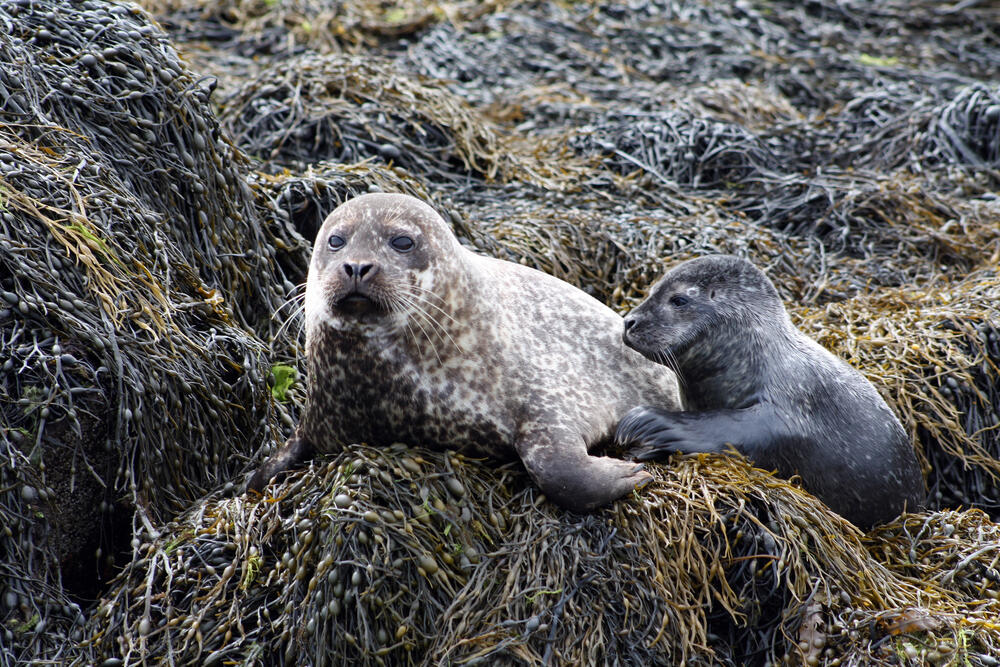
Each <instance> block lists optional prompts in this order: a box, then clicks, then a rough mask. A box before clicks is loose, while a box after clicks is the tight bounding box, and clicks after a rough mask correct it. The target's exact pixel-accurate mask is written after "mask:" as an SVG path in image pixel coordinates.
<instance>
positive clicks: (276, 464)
mask: <svg viewBox="0 0 1000 667" xmlns="http://www.w3.org/2000/svg"><path fill="white" fill-rule="evenodd" d="M315 454H316V451H315V448H314V447H313V446H312V443H310V442H309V441H308V440H306V439H304V438H300V437H298V436H292V437H291V438H289V439H288V440H287V442H285V444H284V445H282V446H281V448H280V449H279V450H278V451H276V452H275V453H274V454H271V456H270V457H268V459H267V460H266V461H264V463H262V464H261V466H260V467H259V468H257V472H255V473H254V474H253V477H251V478H250V481H249V482H248V483H247V491H251V490H252V491H257V492H258V493H260V492H263V490H264V487H266V486H267V485H268V483H270V481H271V479H272V478H274V477H276V476H278V475H283V474H284V473H286V472H288V471H289V470H294V469H295V468H298V467H299V466H300V465H301V464H302V463H304V462H306V461H308V460H309V459H311V458H312V457H313V456H315Z"/></svg>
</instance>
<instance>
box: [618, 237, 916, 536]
mask: <svg viewBox="0 0 1000 667" xmlns="http://www.w3.org/2000/svg"><path fill="white" fill-rule="evenodd" d="M624 324H625V326H624V340H625V342H626V344H627V345H629V346H630V347H632V348H634V349H636V350H638V351H639V352H641V353H643V354H644V355H646V356H647V357H649V358H650V359H653V360H657V361H660V362H661V363H666V364H669V365H671V367H673V368H674V370H675V371H676V372H677V373H678V376H679V380H680V384H681V388H682V393H683V394H684V402H685V411H683V412H681V411H676V410H675V409H673V408H670V407H667V406H657V405H655V404H652V405H651V406H647V407H641V408H637V409H635V410H633V411H632V412H630V413H629V415H628V416H627V417H626V418H625V419H624V420H622V423H621V424H620V425H619V428H618V432H617V435H616V440H617V441H618V443H619V444H620V445H624V446H634V447H636V449H635V450H634V451H633V455H635V456H636V458H638V459H640V460H649V459H654V458H660V457H664V456H666V455H668V454H669V453H670V452H675V451H677V452H689V453H693V452H724V451H726V450H727V449H728V448H729V447H732V448H733V449H735V450H736V451H738V452H740V453H742V454H744V455H745V456H746V457H747V458H748V459H749V460H750V461H751V462H753V464H754V465H756V466H757V467H760V468H764V469H766V470H776V471H777V472H778V474H779V475H782V476H784V477H790V476H792V475H795V474H797V475H799V477H800V478H801V479H802V484H803V486H804V487H805V488H806V489H807V490H808V491H810V492H811V493H813V494H814V495H815V496H817V497H818V498H820V499H821V500H822V501H823V502H824V503H826V504H827V505H828V506H829V507H830V508H831V509H833V510H834V511H836V512H838V513H839V514H840V515H841V516H843V517H845V518H846V519H848V520H849V521H851V522H852V523H854V524H855V525H857V526H859V527H861V528H865V529H867V528H869V527H870V526H872V525H875V524H878V523H882V522H885V521H888V520H891V519H893V518H895V517H896V516H898V515H899V514H900V513H901V512H903V511H904V510H906V509H909V510H916V509H917V508H918V507H919V505H920V503H921V502H922V500H923V493H924V492H923V480H922V478H921V474H920V467H919V465H918V463H917V460H916V455H915V454H914V451H913V447H912V446H911V444H910V441H909V438H908V437H907V435H906V432H905V431H904V429H903V427H902V425H901V424H900V423H899V420H898V419H897V418H896V416H895V415H894V414H893V413H892V411H891V410H890V409H889V407H888V406H887V405H886V403H885V401H884V400H882V397H881V396H879V393H878V391H876V390H875V388H874V387H873V386H872V385H871V383H869V382H868V381H867V380H866V379H865V378H864V377H863V376H862V375H861V374H860V373H859V372H858V371H856V370H855V369H854V368H852V367H851V366H849V365H848V364H847V363H846V362H844V361H842V360H841V359H838V358H837V357H835V356H834V355H832V354H831V353H830V352H828V351H827V350H826V349H824V348H823V347H821V346H820V345H819V344H818V343H816V342H815V341H813V340H812V339H810V338H809V337H807V336H806V335H805V334H803V333H802V332H800V331H799V330H798V329H797V328H795V326H794V325H793V324H792V323H791V320H789V318H788V314H787V312H786V311H785V308H784V306H783V305H782V303H781V300H780V297H779V296H778V293H777V290H775V288H774V285H773V284H772V283H771V281H770V280H769V279H768V278H767V276H765V275H764V274H763V272H761V271H760V270H759V269H757V268H756V267H754V266H753V265H752V264H751V263H750V262H747V261H745V260H742V259H738V258H736V257H729V256H713V257H702V258H699V259H695V260H690V261H687V262H684V263H682V264H680V265H678V266H677V267H676V268H674V269H673V270H671V271H670V272H668V273H667V274H666V275H665V276H664V277H663V278H662V279H661V280H660V281H659V282H658V283H657V284H656V285H654V286H653V288H652V290H651V291H650V295H649V297H648V298H647V299H646V300H645V301H644V302H643V303H641V304H640V305H639V306H638V307H637V308H636V309H635V310H633V311H632V312H631V313H630V314H629V315H628V316H627V317H626V318H625V323H624Z"/></svg>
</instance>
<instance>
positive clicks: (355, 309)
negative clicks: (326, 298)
mask: <svg viewBox="0 0 1000 667" xmlns="http://www.w3.org/2000/svg"><path fill="white" fill-rule="evenodd" d="M333 305H334V308H336V309H337V311H338V312H340V313H343V314H344V315H351V316H354V317H361V316H363V315H379V314H382V313H383V312H384V309H383V308H382V307H381V306H380V305H379V304H378V303H377V302H376V301H375V300H374V299H372V298H371V297H369V296H368V295H367V294H362V293H361V292H351V293H349V294H347V295H345V296H343V297H341V298H340V299H338V300H337V301H336V302H334V304H333Z"/></svg>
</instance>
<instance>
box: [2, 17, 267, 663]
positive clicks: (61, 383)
mask: <svg viewBox="0 0 1000 667" xmlns="http://www.w3.org/2000/svg"><path fill="white" fill-rule="evenodd" d="M0 26H2V28H0V95H2V96H3V103H2V104H0V197H2V201H3V207H2V209H3V210H2V212H0V231H2V234H0V291H2V298H3V305H2V306H0V340H2V345H3V353H2V361H0V363H2V365H3V374H2V380H0V420H2V423H0V425H2V427H3V433H4V437H3V439H2V440H0V459H2V461H3V465H2V473H0V475H2V479H0V515H2V521H0V523H2V524H3V526H4V533H3V534H2V535H0V562H2V563H3V571H2V577H0V591H2V594H3V595H4V599H3V600H4V605H3V607H2V610H0V619H2V620H3V625H4V633H5V637H4V642H3V646H4V648H3V651H2V654H3V655H2V660H3V662H5V663H6V662H9V661H13V662H19V661H22V660H27V659H29V658H32V657H35V658H39V659H44V658H45V657H46V656H49V657H50V658H54V657H55V656H58V655H60V654H61V653H62V651H63V650H64V649H63V647H62V645H63V643H65V642H66V641H67V636H69V635H72V633H73V632H76V633H77V634H78V629H77V631H71V630H70V625H68V624H74V623H78V621H80V620H82V618H78V617H79V616H80V614H79V607H78V606H77V605H76V603H74V602H71V601H70V598H68V597H67V593H69V592H71V593H73V594H75V595H78V596H80V598H78V599H86V598H93V597H94V596H96V595H97V592H98V590H99V586H100V578H101V577H102V576H104V575H106V574H107V572H108V566H109V565H110V564H111V563H113V559H114V557H115V556H117V555H119V553H120V552H121V550H122V549H123V548H126V547H127V545H128V542H129V539H130V533H131V530H132V529H133V527H136V526H140V525H149V526H151V525H153V524H154V523H156V524H158V523H160V522H162V521H164V520H166V519H167V518H169V517H170V516H172V515H173V513H174V512H177V511H179V510H181V509H182V508H183V507H185V506H187V504H188V503H189V502H191V500H193V499H194V498H196V497H198V496H200V495H201V494H203V493H205V492H206V491H207V490H208V489H212V488H217V487H218V486H220V485H223V484H226V483H227V482H230V481H232V480H233V479H234V477H235V476H236V475H237V474H238V473H239V472H240V471H242V470H243V469H244V468H245V467H246V465H247V460H248V457H249V456H250V455H251V454H252V453H253V452H255V451H257V450H258V449H259V448H260V447H261V446H262V445H264V444H266V443H267V442H269V441H271V439H273V438H274V437H275V436H276V435H277V433H276V430H277V429H276V426H275V424H276V420H275V416H276V412H275V408H274V406H273V404H272V400H271V397H270V394H269V392H268V388H267V376H268V369H269V360H268V358H267V356H266V346H265V345H264V344H262V342H261V340H260V339H259V338H258V337H257V332H258V331H260V332H262V333H263V332H267V331H268V330H269V329H270V327H271V321H270V316H271V313H272V312H273V311H274V307H275V305H276V304H278V303H280V300H283V297H282V295H281V291H280V285H281V284H282V282H281V273H280V267H277V266H276V265H274V264H273V262H272V261H271V259H270V254H269V253H270V252H271V251H269V250H268V249H269V248H270V247H272V246H273V245H274V241H273V239H272V238H271V237H270V236H267V235H266V234H265V231H264V229H263V228H262V227H260V226H258V224H257V223H256V220H255V218H254V212H255V209H254V202H253V199H252V194H251V191H250V189H249V188H248V187H247V185H246V183H245V181H244V177H243V174H244V171H245V162H244V160H243V158H242V157H241V156H240V154H239V153H238V152H237V151H235V150H234V149H233V148H232V147H231V145H230V144H229V143H228V142H227V141H226V140H225V139H224V138H223V137H222V136H221V135H220V133H219V127H218V123H217V121H216V120H215V117H214V114H213V112H212V110H211V109H210V107H209V104H208V96H209V93H210V87H208V86H207V85H206V84H205V83H204V82H203V81H199V80H198V79H197V78H196V77H195V76H193V75H192V74H191V73H190V72H189V71H188V70H187V69H186V67H185V66H184V64H183V63H182V62H180V61H179V60H178V58H177V56H176V54H175V53H174V52H173V50H172V49H171V47H170V44H169V42H168V40H167V38H166V36H165V35H164V34H163V32H162V31H160V30H159V29H158V28H157V27H156V26H155V25H154V24H153V23H152V22H151V21H150V20H149V18H148V17H147V16H146V15H145V14H143V13H142V12H141V11H140V10H138V9H136V8H130V7H127V6H122V5H117V4H113V3H105V2H99V1H88V2H83V3H73V4H70V5H67V4H65V3H60V2H30V3H29V2H11V3H5V4H4V5H3V6H2V7H0ZM64 586H65V588H64ZM60 610H62V611H60ZM64 621H65V622H64Z"/></svg>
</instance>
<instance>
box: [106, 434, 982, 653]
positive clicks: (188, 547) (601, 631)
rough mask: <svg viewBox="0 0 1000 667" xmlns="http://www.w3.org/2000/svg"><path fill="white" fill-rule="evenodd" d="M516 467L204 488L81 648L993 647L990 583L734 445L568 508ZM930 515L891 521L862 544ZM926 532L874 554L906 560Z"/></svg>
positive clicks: (970, 520)
mask: <svg viewBox="0 0 1000 667" xmlns="http://www.w3.org/2000/svg"><path fill="white" fill-rule="evenodd" d="M525 481H526V478H525V476H524V475H523V474H522V473H520V472H509V471H506V470H503V469H501V470H493V469H491V468H490V467H485V466H483V465H482V463H480V462H476V461H470V460H468V459H465V458H464V457H462V456H461V455H456V454H448V453H435V452H430V451H427V450H412V449H407V448H405V447H403V446H399V447H393V448H390V449H389V450H388V451H380V450H375V449H371V448H366V447H355V448H352V451H350V452H345V453H344V454H342V455H340V456H339V457H337V458H335V459H333V460H331V461H330V462H329V463H327V464H325V465H322V466H320V467H319V468H311V469H310V470H308V471H306V472H304V473H297V474H295V475H292V476H291V477H290V478H289V479H288V480H287V481H286V482H285V483H283V484H282V485H280V486H277V487H273V488H272V489H271V490H270V491H271V493H273V496H269V497H267V498H266V499H265V502H259V501H256V500H250V499H247V498H244V497H237V498H232V499H218V500H212V501H208V502H207V503H206V504H205V505H204V506H202V507H199V508H198V509H197V510H195V511H192V512H189V513H188V514H187V515H185V516H184V517H181V518H180V519H178V520H177V521H176V522H175V523H172V524H170V525H168V526H167V527H166V529H165V531H164V535H162V536H160V537H158V538H156V539H154V540H151V541H149V542H147V543H145V544H143V545H142V546H141V547H140V548H139V549H137V550H136V552H135V555H134V561H133V563H132V564H131V565H130V566H129V568H128V570H130V571H133V572H135V573H136V574H138V573H140V572H141V573H143V574H142V575H141V577H140V578H139V579H138V580H132V581H122V582H121V583H120V585H118V586H116V587H115V589H114V590H115V595H114V597H111V598H109V599H106V600H105V601H104V602H103V603H102V606H101V608H100V609H99V611H98V613H97V614H96V615H95V616H94V617H93V619H94V625H95V629H97V632H95V635H94V636H95V637H96V638H97V640H98V641H99V647H98V648H99V652H100V653H101V654H102V655H121V656H123V658H125V660H126V661H130V660H132V659H135V658H136V657H138V656H141V655H146V654H148V652H152V653H153V654H157V655H159V654H166V652H167V651H168V646H170V645H169V644H168V642H172V647H171V648H170V649H169V650H171V651H172V653H171V655H173V656H174V658H175V659H176V660H178V661H180V662H194V661H197V660H198V659H199V657H200V658H201V659H203V660H204V661H205V662H206V663H209V664H223V662H222V661H236V662H247V661H251V660H257V661H263V662H264V663H266V664H293V663H296V661H301V659H302V656H306V655H307V656H311V658H310V660H313V661H315V663H316V664H326V663H327V662H341V661H350V662H351V663H352V664H411V663H412V664H440V663H459V664H465V663H467V662H476V661H481V662H482V663H483V664H522V663H529V664H534V663H539V662H549V661H555V662H557V663H560V664H680V663H684V664H719V663H720V662H722V663H725V664H743V663H745V662H747V661H750V662H762V661H764V660H769V661H771V662H777V661H789V660H792V661H795V660H801V661H802V662H803V663H804V664H811V662H812V661H813V659H818V658H819V657H823V658H825V659H826V660H830V659H831V658H834V657H849V656H852V655H858V654H863V652H864V650H865V649H864V647H866V646H869V645H872V644H873V643H874V644H875V645H881V646H884V647H885V650H884V651H882V652H881V653H877V655H879V654H885V656H886V657H891V656H893V655H895V653H896V651H897V649H898V648H899V645H901V644H902V642H904V641H906V640H905V639H904V638H902V637H899V636H898V635H900V634H901V633H902V632H914V631H915V630H900V629H899V628H900V627H904V626H907V624H909V625H911V626H920V627H919V629H921V630H926V629H929V628H931V627H932V628H933V629H934V630H935V631H936V636H937V637H938V638H939V643H938V645H937V649H936V650H937V651H938V652H939V653H942V654H947V655H948V659H954V660H959V661H975V660H977V659H981V658H987V657H988V656H990V655H992V654H993V653H994V652H995V651H996V650H998V649H1000V645H998V644H997V643H996V642H997V637H996V636H995V634H991V633H990V631H989V630H990V629H991V628H992V627H993V626H994V624H993V623H992V619H994V618H995V615H996V613H997V611H1000V606H998V603H997V602H996V600H995V598H994V599H993V601H992V602H991V601H990V599H989V598H982V596H981V595H980V596H976V595H975V594H974V591H963V593H965V596H966V597H970V598H975V599H976V600H977V601H979V602H978V609H975V610H974V611H973V610H963V612H962V614H961V615H959V614H956V610H957V609H961V602H960V600H961V597H960V596H959V595H957V594H955V593H954V592H952V590H951V587H950V586H949V584H950V583H951V582H947V581H946V582H941V583H938V582H935V581H933V580H931V581H930V584H929V585H928V584H927V583H925V581H926V580H920V579H917V578H914V577H912V576H909V575H908V574H907V573H906V572H905V571H903V572H894V571H893V570H892V569H890V568H889V567H887V566H886V565H884V564H883V563H882V562H880V561H878V560H876V559H875V558H874V557H873V556H872V555H871V554H870V553H869V552H868V551H866V550H865V548H864V547H863V546H862V543H861V541H860V539H859V536H858V535H857V533H856V531H855V530H854V529H853V528H852V527H851V526H850V525H849V524H847V523H846V522H845V521H844V520H843V519H841V518H839V517H838V516H836V515H835V514H833V513H831V512H830V511H829V510H827V509H826V508H825V507H824V506H823V505H821V504H820V503H819V502H818V501H816V500H815V499H814V498H812V497H811V496H808V495H805V494H802V493H801V492H800V491H798V490H797V489H796V488H794V487H792V486H790V485H789V484H787V483H786V482H784V481H781V480H778V479H776V478H773V477H770V476H769V475H766V474H765V473H762V472H761V471H759V470H755V469H753V468H750V467H749V466H747V465H746V464H745V463H743V462H741V461H736V460H732V459H726V458H717V459H715V460H712V459H709V458H706V459H703V460H700V459H688V460H685V461H679V462H678V463H677V465H675V466H673V467H671V468H670V469H669V470H660V471H658V479H657V483H656V484H655V486H654V487H653V489H652V491H651V492H650V493H648V494H643V496H642V497H641V498H639V499H637V500H629V501H626V502H622V503H619V504H618V505H616V507H615V508H613V509H610V510H605V511H602V512H599V513H596V514H593V515H590V516H586V517H579V518H568V517H567V516H566V515H565V514H564V513H563V512H561V511H559V510H558V509H556V508H554V507H553V506H551V505H549V504H548V503H545V502H543V501H542V498H541V497H539V495H538V493H537V491H536V490H535V489H534V488H532V487H530V486H528V487H525ZM937 520H938V518H937V515H930V516H928V515H910V516H908V517H907V518H906V519H905V522H904V523H902V524H901V525H899V526H893V527H887V528H884V529H882V534H883V535H884V538H883V540H884V541H885V542H887V543H891V544H893V545H895V544H897V543H902V542H903V535H905V534H907V533H906V532H905V531H907V530H908V529H909V527H910V526H912V525H913V524H914V523H917V522H920V521H923V522H925V523H930V522H934V521H937ZM947 520H948V521H951V522H955V523H959V525H961V526H962V527H963V529H964V530H967V531H969V532H973V531H972V530H971V525H973V524H978V525H979V526H981V527H986V528H989V527H991V526H992V529H990V532H989V533H987V534H982V535H981V536H980V537H979V539H980V541H981V542H982V543H983V544H986V543H987V542H986V541H987V540H988V539H989V538H990V537H995V534H996V527H995V525H994V524H990V523H989V522H988V521H985V519H984V517H983V515H982V514H981V513H968V514H966V515H962V514H958V513H952V514H951V515H950V518H948V519H947ZM942 521H944V520H942ZM966 526H970V528H966ZM952 530H953V531H954V526H952ZM893 531H900V533H901V534H896V533H895V532H893ZM925 532H926V531H925ZM942 535H943V533H942V532H941V531H934V532H933V533H932V534H928V535H926V536H925V535H923V534H922V533H921V534H918V535H916V536H914V537H913V538H911V539H914V540H916V543H915V544H914V545H912V546H903V547H895V546H894V547H893V548H899V549H902V550H908V551H912V550H913V549H918V548H919V549H921V550H922V551H921V552H920V554H921V558H922V559H923V560H922V561H921V562H926V561H927V556H926V550H928V549H930V548H931V546H930V544H926V543H930V542H934V543H935V544H937V543H939V542H940V539H943V538H941V536H942ZM950 537H952V535H951V534H949V535H947V536H945V538H944V539H946V538H950ZM921 540H923V541H921ZM925 542H926V543H925ZM957 543H959V541H958V540H957V539H955V538H953V539H952V544H957ZM874 544H875V545H876V546H877V545H878V544H881V542H875V543H874ZM886 548H889V547H886ZM952 548H954V547H952ZM959 548H962V547H961V546H960V547H959ZM993 551H994V552H995V551H996V549H995V545H994V549H993ZM962 555H965V554H962V553H961V552H960V553H959V554H957V555H956V556H955V558H957V557H959V556H962ZM904 560H905V559H904ZM900 569H904V568H900ZM928 569H929V570H931V571H935V569H934V568H933V567H932V568H928ZM992 572H993V574H994V575H995V570H992ZM938 574H940V572H938ZM977 574H981V573H979V572H971V573H965V572H961V571H956V572H955V574H954V575H953V576H955V577H957V578H958V581H960V582H961V583H962V585H968V584H969V583H970V582H969V580H970V579H972V578H973V577H975V576H976V575H977ZM976 581H978V580H976ZM973 585H975V584H973ZM978 590H979V591H980V593H981V592H982V588H979V589H978ZM981 598H982V599H981ZM234 608H238V609H239V613H238V615H237V616H236V618H238V619H239V628H238V630H237V628H236V627H235V618H234V615H233V612H232V610H233V609H234ZM876 621H878V622H876ZM894 624H895V625H894ZM928 624H929V625H928ZM924 625H927V626H928V627H923V626H924ZM103 628H124V631H123V632H117V631H116V632H114V633H110V632H102V631H101V629H103ZM789 639H791V641H788V640H789ZM946 643H947V644H948V645H949V646H950V647H951V649H950V651H949V650H948V649H946V648H945V644H946ZM924 653H926V651H924ZM206 656H207V657H206Z"/></svg>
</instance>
